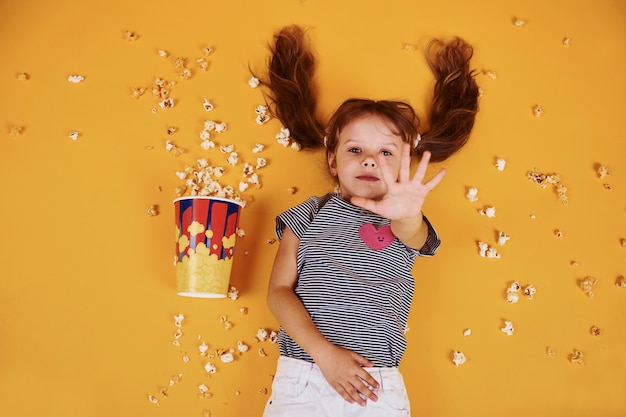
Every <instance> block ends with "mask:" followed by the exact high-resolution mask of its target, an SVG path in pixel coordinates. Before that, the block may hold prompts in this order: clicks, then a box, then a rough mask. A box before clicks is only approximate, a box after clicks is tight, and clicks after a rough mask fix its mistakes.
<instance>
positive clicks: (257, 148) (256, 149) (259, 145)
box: [252, 143, 265, 153]
mask: <svg viewBox="0 0 626 417" xmlns="http://www.w3.org/2000/svg"><path fill="white" fill-rule="evenodd" d="M263 149H265V145H263V144H262V143H257V144H256V145H254V148H252V153H259V152H261V151H263Z"/></svg>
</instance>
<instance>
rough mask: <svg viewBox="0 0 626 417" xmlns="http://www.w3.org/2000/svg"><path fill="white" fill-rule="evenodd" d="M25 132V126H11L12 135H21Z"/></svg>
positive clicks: (10, 132)
mask: <svg viewBox="0 0 626 417" xmlns="http://www.w3.org/2000/svg"><path fill="white" fill-rule="evenodd" d="M23 132H24V126H11V129H10V130H9V134H10V135H11V136H20V135H21V134H22V133H23Z"/></svg>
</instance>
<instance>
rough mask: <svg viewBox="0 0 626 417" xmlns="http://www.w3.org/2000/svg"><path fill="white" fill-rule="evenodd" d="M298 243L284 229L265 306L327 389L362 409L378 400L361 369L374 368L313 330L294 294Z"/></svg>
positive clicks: (373, 383)
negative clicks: (307, 357)
mask: <svg viewBox="0 0 626 417" xmlns="http://www.w3.org/2000/svg"><path fill="white" fill-rule="evenodd" d="M299 244H300V240H299V239H298V237H297V236H296V235H295V234H294V233H293V232H292V231H291V229H289V228H288V227H286V228H285V230H284V232H283V235H282V238H281V241H280V245H279V246H278V252H277V253H276V258H275V259H274V266H273V267H272V273H271V275H270V282H269V288H268V292H267V304H268V306H269V308H270V310H271V311H272V313H273V314H274V316H275V317H276V318H277V319H278V321H279V323H280V325H281V327H282V328H283V329H284V330H285V331H286V332H287V334H288V335H289V336H290V337H291V338H292V339H293V340H294V341H295V342H296V343H298V344H299V345H300V346H301V347H302V349H304V350H305V351H306V352H307V353H308V354H309V355H310V356H311V358H313V360H314V361H315V363H317V365H318V366H319V367H320V370H321V371H322V374H323V375H324V377H325V378H326V380H327V381H328V382H329V383H330V384H331V386H332V387H333V388H334V389H335V390H336V391H337V392H338V393H339V394H340V395H341V396H342V397H343V398H344V399H345V400H346V401H348V402H350V403H354V402H357V403H359V404H361V405H365V403H366V401H365V399H364V398H363V396H364V397H367V398H369V399H370V400H372V401H376V400H377V399H378V398H377V396H376V394H374V392H372V390H373V389H376V388H378V386H379V384H378V382H377V381H376V380H375V379H374V378H373V377H372V376H371V375H370V374H369V373H368V372H367V371H365V370H364V369H363V367H371V366H373V365H374V364H373V363H372V362H371V361H369V360H367V359H365V358H364V357H362V356H361V355H358V354H357V353H355V352H352V351H349V350H347V349H343V348H340V347H338V346H335V345H333V344H332V343H330V342H329V341H328V340H327V339H326V338H325V337H324V336H323V335H322V334H321V333H320V331H319V330H318V329H317V327H316V326H315V323H313V320H311V316H310V315H309V313H308V311H307V310H306V308H305V307H304V305H303V304H302V301H300V299H299V298H298V296H297V295H296V293H295V292H294V288H295V285H296V280H297V265H296V258H297V253H298V245H299Z"/></svg>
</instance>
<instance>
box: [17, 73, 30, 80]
mask: <svg viewBox="0 0 626 417" xmlns="http://www.w3.org/2000/svg"><path fill="white" fill-rule="evenodd" d="M17 79H18V80H19V81H28V80H29V79H30V75H29V74H28V73H25V72H20V73H19V74H17Z"/></svg>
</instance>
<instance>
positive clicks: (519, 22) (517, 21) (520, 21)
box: [513, 17, 526, 28]
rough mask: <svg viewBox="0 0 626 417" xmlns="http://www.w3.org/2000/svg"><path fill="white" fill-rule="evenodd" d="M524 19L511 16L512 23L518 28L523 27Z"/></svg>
mask: <svg viewBox="0 0 626 417" xmlns="http://www.w3.org/2000/svg"><path fill="white" fill-rule="evenodd" d="M525 24H526V21H525V20H524V19H520V18H519V17H515V18H513V25H514V26H515V27H518V28H522V27H524V25H525Z"/></svg>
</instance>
